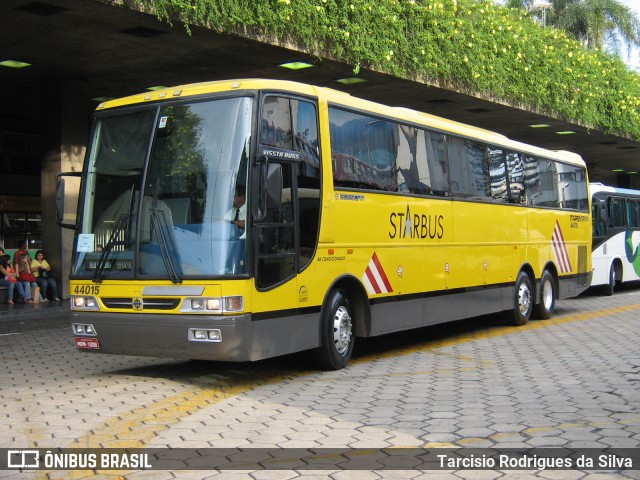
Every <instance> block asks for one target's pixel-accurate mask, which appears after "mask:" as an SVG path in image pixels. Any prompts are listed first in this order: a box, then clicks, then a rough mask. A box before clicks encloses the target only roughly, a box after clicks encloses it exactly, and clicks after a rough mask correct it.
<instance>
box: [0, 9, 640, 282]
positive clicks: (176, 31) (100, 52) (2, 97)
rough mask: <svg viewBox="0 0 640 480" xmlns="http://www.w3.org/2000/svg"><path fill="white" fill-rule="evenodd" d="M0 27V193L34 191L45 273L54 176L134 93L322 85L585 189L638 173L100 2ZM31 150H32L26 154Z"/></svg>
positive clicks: (447, 94) (373, 79)
mask: <svg viewBox="0 0 640 480" xmlns="http://www.w3.org/2000/svg"><path fill="white" fill-rule="evenodd" d="M0 18H2V21H1V23H2V25H1V27H2V28H0V56H1V57H2V58H0V62H1V61H3V60H16V61H22V62H26V63H29V64H30V66H28V67H24V68H9V67H4V66H0V85H1V86H2V88H1V89H0V134H2V135H3V137H2V138H4V139H5V140H4V143H2V144H0V145H4V146H3V147H2V148H3V149H4V150H0V154H2V155H3V157H2V160H3V162H0V174H1V175H2V177H3V178H4V179H5V180H8V181H5V182H4V185H7V186H6V187H3V191H2V193H3V194H13V195H16V196H18V197H19V196H20V195H23V194H24V193H32V194H33V193H36V194H37V195H39V196H40V197H41V198H42V224H43V227H42V232H43V238H44V239H45V244H46V248H47V250H48V251H49V252H50V254H49V256H50V257H51V259H52V260H53V262H54V263H58V264H60V263H61V260H62V259H63V258H69V257H68V256H67V255H68V252H66V251H64V250H65V247H64V245H70V243H71V242H70V238H69V237H67V236H66V233H65V232H63V234H62V235H60V233H59V229H58V227H57V226H56V225H55V218H54V216H55V213H54V211H53V202H52V200H53V198H54V188H55V175H56V173H57V172H59V171H65V170H69V169H71V168H75V169H79V168H80V165H81V162H82V156H83V154H84V146H85V145H86V138H87V134H88V130H89V117H90V114H91V111H92V110H93V109H94V108H95V106H96V105H97V104H98V102H99V100H96V99H100V98H104V97H119V96H124V95H128V94H132V93H139V92H141V91H145V90H146V89H147V88H149V87H154V86H159V85H162V86H171V85H177V84H183V83H192V82H199V81H206V80H216V79H225V78H242V77H268V78H281V79H288V80H296V81H300V82H306V83H313V84H316V85H321V86H328V87H332V88H336V89H341V90H345V91H347V92H349V93H351V94H352V95H355V96H359V97H363V98H367V99H370V100H374V101H378V102H381V103H385V104H388V105H393V106H403V107H408V108H413V109H417V110H421V111H426V112H429V113H433V114H436V115H441V116H444V117H447V118H450V119H453V120H457V121H461V122H465V123H469V124H472V125H476V126H478V127H482V128H486V129H490V130H494V131H497V132H499V133H502V134H504V135H506V136H508V137H510V138H513V139H515V140H519V141H522V142H526V143H530V144H534V145H538V146H541V147H544V148H548V149H553V150H560V149H562V150H570V151H574V152H576V153H579V154H580V155H582V157H583V158H584V159H585V161H586V162H587V164H588V166H589V172H590V175H591V179H592V180H594V181H602V182H605V183H608V184H612V185H621V186H628V187H640V178H636V177H638V176H637V175H634V174H629V173H617V172H613V171H612V170H614V169H624V170H625V172H631V171H640V142H638V140H637V139H636V140H635V141H634V140H630V139H627V138H622V137H619V136H616V135H612V134H606V133H604V132H601V131H598V130H594V129H588V128H585V127H583V126H580V125H576V124H573V123H568V122H566V121H563V120H560V119H556V118H551V117H547V116H543V115H538V114H535V113H532V112H529V111H527V110H523V109H520V108H515V107H513V106H509V105H504V104H500V103H495V102H492V101H489V100H486V99H481V98H476V97H474V96H471V95H467V94H463V93H459V92H454V91H450V90H446V89H442V88H437V87H434V86H428V85H424V84H420V83H415V82H410V81H406V80H401V79H398V78H395V77H392V76H388V75H384V74H381V73H378V72H373V71H368V70H366V69H364V70H362V71H361V72H360V75H359V77H361V78H363V79H365V80H366V82H364V83H357V84H344V83H340V82H338V80H340V79H346V78H350V77H353V71H352V69H353V66H352V65H350V64H345V63H340V62H337V61H332V60H328V59H323V60H322V61H319V60H318V59H317V58H313V57H310V56H308V55H307V54H305V53H302V52H300V51H295V50H291V49H289V48H285V47H283V46H276V45H271V44H266V43H260V42H256V41H253V40H250V39H247V38H240V37H237V36H230V35H222V34H218V33H216V32H213V31H209V30H206V29H202V28H193V29H192V35H191V36H190V35H188V34H187V32H186V31H185V29H184V28H183V26H182V25H179V24H176V25H174V26H173V27H171V26H169V25H167V24H166V23H161V22H159V21H158V20H157V19H156V17H154V16H152V15H147V14H143V13H139V12H134V11H131V10H129V9H127V8H123V7H118V6H112V5H108V4H106V3H103V2H100V1H94V0H42V1H31V0H3V1H2V2H1V3H0ZM291 61H306V62H310V63H313V64H314V67H313V68H307V69H303V70H295V71H294V70H288V69H285V68H283V67H281V66H280V65H282V64H283V63H286V62H291ZM531 125H548V126H547V127H544V128H533V127H531ZM558 132H574V133H571V134H560V133H558ZM15 133H18V134H23V135H27V137H24V138H33V139H35V140H34V142H33V146H31V145H29V146H28V147H27V149H28V150H29V151H30V152H31V153H30V155H29V156H28V157H25V158H26V159H27V160H26V162H27V163H28V162H38V161H39V162H40V165H39V168H37V169H36V170H37V171H36V172H34V171H33V165H31V167H32V168H31V173H29V172H28V171H27V170H28V169H27V170H25V169H24V166H25V165H24V164H21V165H18V164H16V162H19V161H20V160H19V159H20V158H21V157H20V156H15V155H11V154H6V155H5V154H4V153H6V149H7V144H8V142H9V141H8V140H7V138H9V139H11V138H12V135H13V134H15ZM7 134H8V135H7ZM34 149H38V150H39V151H36V152H34V151H31V150H34ZM25 171H27V173H26V174H25ZM639 175H640V174H639ZM38 187H40V188H38ZM12 189H13V190H12ZM1 208H3V207H2V205H0V209H1ZM67 233H68V232H67ZM62 263H68V262H62ZM66 273H67V272H64V273H63V277H64V275H65V274H66Z"/></svg>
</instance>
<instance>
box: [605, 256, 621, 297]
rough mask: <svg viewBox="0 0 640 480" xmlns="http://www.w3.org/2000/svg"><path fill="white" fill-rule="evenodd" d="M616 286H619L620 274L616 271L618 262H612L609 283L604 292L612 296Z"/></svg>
mask: <svg viewBox="0 0 640 480" xmlns="http://www.w3.org/2000/svg"><path fill="white" fill-rule="evenodd" d="M616 286H618V275H617V273H616V264H615V263H612V264H611V268H610V269H609V284H608V285H605V286H604V293H605V295H606V296H608V297H610V296H611V295H613V294H614V292H615V289H616Z"/></svg>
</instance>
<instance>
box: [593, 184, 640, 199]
mask: <svg viewBox="0 0 640 480" xmlns="http://www.w3.org/2000/svg"><path fill="white" fill-rule="evenodd" d="M589 190H590V191H591V195H593V194H594V193H599V192H608V193H621V194H624V195H634V196H636V197H640V190H632V189H630V188H619V187H612V186H610V185H605V184H604V183H599V182H592V183H590V184H589Z"/></svg>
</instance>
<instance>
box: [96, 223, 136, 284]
mask: <svg viewBox="0 0 640 480" xmlns="http://www.w3.org/2000/svg"><path fill="white" fill-rule="evenodd" d="M128 223H129V214H128V213H123V214H122V215H120V218H118V221H117V222H116V224H115V226H114V227H113V230H111V235H110V236H109V241H108V242H107V244H106V245H105V247H104V249H103V250H102V253H101V254H100V260H98V265H97V266H96V271H95V272H94V273H93V281H94V282H95V283H102V273H103V272H104V267H105V265H106V264H107V259H108V258H109V255H110V254H111V252H112V251H113V247H114V246H116V245H126V244H127V242H126V241H124V240H118V237H119V235H120V233H121V232H123V231H124V230H125V229H126V228H127V224H128Z"/></svg>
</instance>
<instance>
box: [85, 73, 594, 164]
mask: <svg viewBox="0 0 640 480" xmlns="http://www.w3.org/2000/svg"><path fill="white" fill-rule="evenodd" d="M234 90H237V91H247V90H251V91H256V90H265V91H286V92H292V93H296V94H299V95H305V96H313V97H317V98H318V99H319V100H320V101H325V102H328V103H330V104H334V105H341V106H345V107H351V108H356V109H360V110H364V111H367V112H370V113H373V114H377V115H381V116H385V117H391V118H393V119H396V120H399V121H402V122H407V123H412V124H416V125H422V126H425V127H430V128H434V129H436V130H440V131H443V132H450V133H454V134H457V135H461V136H463V137H467V138H470V139H475V140H479V141H483V142H487V143H491V144H494V145H496V146H501V147H504V148H507V149H512V150H516V151H521V152H525V153H529V154H531V155H538V156H542V157H547V158H553V159H555V160H559V161H562V162H565V163H570V164H574V165H580V166H584V165H585V163H584V161H583V160H582V158H581V157H580V155H578V154H576V153H572V152H567V151H564V150H559V151H553V150H546V149H544V148H540V147H536V146H533V145H528V144H525V143H521V142H517V141H515V140H511V139H509V138H507V137H505V136H504V135H501V134H499V133H496V132H492V131H489V130H485V129H483V128H479V127H474V126H472V125H467V124H464V123H460V122H456V121H454V120H449V119H446V118H443V117H438V116H436V115H431V114H429V113H425V112H420V111H417V110H412V109H409V108H405V107H391V106H388V105H384V104H381V103H376V102H372V101H369V100H364V99H362V98H358V97H353V96H351V95H350V94H348V93H345V92H342V91H339V90H335V89H332V88H328V87H316V86H313V85H308V84H304V83H299V82H293V81H288V80H269V79H260V78H251V79H232V80H218V81H212V82H202V83H193V84H188V85H179V86H175V87H167V88H166V89H160V90H155V91H152V92H146V93H141V94H137V95H131V96H128V97H124V98H120V99H115V100H109V101H107V102H104V103H101V104H100V105H98V108H97V110H104V109H109V108H116V107H121V106H126V105H136V104H142V103H149V102H154V101H165V100H171V99H176V98H184V97H190V96H201V95H207V94H211V93H218V92H227V91H234Z"/></svg>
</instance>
